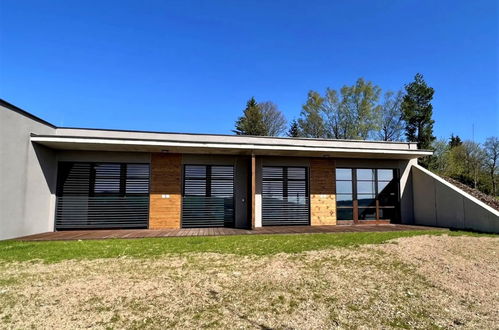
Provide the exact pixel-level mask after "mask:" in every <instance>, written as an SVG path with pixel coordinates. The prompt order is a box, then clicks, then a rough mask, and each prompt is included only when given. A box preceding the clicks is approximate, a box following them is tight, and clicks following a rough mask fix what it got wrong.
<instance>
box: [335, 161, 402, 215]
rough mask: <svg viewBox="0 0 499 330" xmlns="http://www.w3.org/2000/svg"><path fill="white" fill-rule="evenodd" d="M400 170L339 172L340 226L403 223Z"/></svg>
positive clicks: (338, 203)
mask: <svg viewBox="0 0 499 330" xmlns="http://www.w3.org/2000/svg"><path fill="white" fill-rule="evenodd" d="M398 191H399V184H398V178H397V170H396V169H372V168H357V169H356V168H338V169H336V210H337V220H338V223H340V224H341V223H344V224H346V223H390V222H398V220H399V198H398V196H399V192H398Z"/></svg>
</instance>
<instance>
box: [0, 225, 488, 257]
mask: <svg viewBox="0 0 499 330" xmlns="http://www.w3.org/2000/svg"><path fill="white" fill-rule="evenodd" d="M443 233H446V234H449V235H480V236H481V234H474V233H468V232H449V231H443V230H442V231H441V230H435V231H402V232H377V233H334V234H293V235H254V236H253V235H245V236H219V237H176V238H143V239H107V240H83V241H49V242H20V241H13V240H9V241H0V261H5V262H11V261H29V260H42V261H44V262H49V263H53V262H59V261H62V260H68V259H77V260H80V259H98V258H116V257H123V256H127V257H135V258H151V257H157V256H162V255H165V254H181V253H189V252H217V253H225V254H227V253H231V254H237V255H271V254H276V253H297V252H303V251H311V250H322V249H328V248H333V247H346V246H355V245H361V244H380V243H384V242H386V241H387V240H390V239H394V238H399V237H410V236H416V235H441V234H443Z"/></svg>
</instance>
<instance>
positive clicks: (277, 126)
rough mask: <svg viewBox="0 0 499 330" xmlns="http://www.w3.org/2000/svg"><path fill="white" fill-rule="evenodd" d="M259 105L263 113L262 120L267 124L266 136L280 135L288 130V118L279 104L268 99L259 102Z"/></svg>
mask: <svg viewBox="0 0 499 330" xmlns="http://www.w3.org/2000/svg"><path fill="white" fill-rule="evenodd" d="M258 107H259V108H260V111H261V113H262V120H263V124H264V126H265V134H264V135H266V136H279V135H282V134H284V132H285V131H286V126H287V122H286V118H285V117H284V115H283V113H282V112H281V111H280V110H279V109H278V108H277V105H275V104H274V103H272V102H270V101H267V102H262V103H258Z"/></svg>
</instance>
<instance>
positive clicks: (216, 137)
mask: <svg viewBox="0 0 499 330" xmlns="http://www.w3.org/2000/svg"><path fill="white" fill-rule="evenodd" d="M0 105H2V106H4V107H5V108H7V109H10V110H12V111H15V112H17V113H19V114H21V115H23V116H26V117H27V118H29V119H31V120H35V121H37V122H40V123H43V124H45V125H47V126H50V127H52V128H54V134H49V135H46V134H45V135H39V134H36V133H32V134H31V137H30V138H31V141H32V142H34V143H38V144H41V145H45V146H47V147H49V148H53V149H59V150H100V151H135V152H172V153H193V154H199V153H204V154H241V155H251V154H255V155H275V156H310V157H350V158H388V159H413V158H418V157H423V156H428V155H431V154H432V151H430V150H421V149H418V148H417V144H416V143H413V142H400V141H364V140H334V139H313V138H290V137H270V136H248V135H225V134H200V133H170V132H152V131H136V130H117V129H95V128H71V127H57V126H54V125H52V124H50V123H48V122H46V121H44V120H43V119H40V118H38V117H36V116H33V115H31V114H30V113H28V112H27V111H24V110H22V109H20V108H18V107H16V106H14V105H12V104H10V103H8V102H6V101H4V100H1V99H0Z"/></svg>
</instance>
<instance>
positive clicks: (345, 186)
mask: <svg viewBox="0 0 499 330" xmlns="http://www.w3.org/2000/svg"><path fill="white" fill-rule="evenodd" d="M336 192H337V193H338V194H351V193H352V182H351V181H338V182H336Z"/></svg>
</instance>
